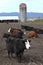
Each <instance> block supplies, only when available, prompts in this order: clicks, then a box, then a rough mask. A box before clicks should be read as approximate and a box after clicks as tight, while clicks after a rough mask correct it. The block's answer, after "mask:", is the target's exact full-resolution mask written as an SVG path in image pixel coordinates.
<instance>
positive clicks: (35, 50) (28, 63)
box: [0, 22, 43, 65]
mask: <svg viewBox="0 0 43 65" xmlns="http://www.w3.org/2000/svg"><path fill="white" fill-rule="evenodd" d="M21 25H27V26H29V27H32V28H38V29H40V30H41V33H40V34H38V35H39V37H38V38H29V39H31V42H30V45H31V49H30V50H25V51H24V55H23V60H22V62H21V63H18V61H17V59H16V56H15V54H14V58H12V59H9V58H8V55H7V50H6V42H5V38H3V35H4V33H8V32H7V31H8V29H9V27H14V28H19V29H21ZM22 30H23V31H26V32H27V30H24V29H22ZM28 31H29V30H28ZM0 65H43V24H37V23H34V22H28V23H8V24H7V23H0Z"/></svg>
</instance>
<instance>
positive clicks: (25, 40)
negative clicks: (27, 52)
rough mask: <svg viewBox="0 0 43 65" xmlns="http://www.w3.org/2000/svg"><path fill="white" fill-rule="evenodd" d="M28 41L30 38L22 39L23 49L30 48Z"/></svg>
mask: <svg viewBox="0 0 43 65" xmlns="http://www.w3.org/2000/svg"><path fill="white" fill-rule="evenodd" d="M30 41H31V40H28V39H24V40H23V43H24V45H25V49H30V48H31V46H30Z"/></svg>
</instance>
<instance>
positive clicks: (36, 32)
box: [25, 30, 39, 38]
mask: <svg viewBox="0 0 43 65" xmlns="http://www.w3.org/2000/svg"><path fill="white" fill-rule="evenodd" d="M38 33H39V30H33V31H29V32H27V33H25V34H26V36H27V37H29V38H32V37H36V38H37V37H38Z"/></svg>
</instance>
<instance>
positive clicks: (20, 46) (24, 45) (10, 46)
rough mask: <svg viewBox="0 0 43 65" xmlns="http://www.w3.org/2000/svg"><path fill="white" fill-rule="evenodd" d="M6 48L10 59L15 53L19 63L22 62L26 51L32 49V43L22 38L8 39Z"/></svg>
mask: <svg viewBox="0 0 43 65" xmlns="http://www.w3.org/2000/svg"><path fill="white" fill-rule="evenodd" d="M6 46H7V51H8V57H9V58H10V55H11V57H12V56H13V53H15V55H16V57H17V59H18V61H19V62H21V60H22V56H23V53H24V50H25V49H30V48H31V46H30V41H29V40H28V39H20V38H8V39H7V40H6Z"/></svg>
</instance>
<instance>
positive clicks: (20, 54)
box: [17, 53, 23, 63]
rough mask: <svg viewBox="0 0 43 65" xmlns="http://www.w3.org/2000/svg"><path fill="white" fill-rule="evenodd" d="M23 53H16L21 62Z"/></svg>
mask: <svg viewBox="0 0 43 65" xmlns="http://www.w3.org/2000/svg"><path fill="white" fill-rule="evenodd" d="M22 55H23V53H19V54H17V60H18V62H20V63H21V60H22Z"/></svg>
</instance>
